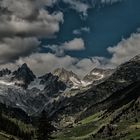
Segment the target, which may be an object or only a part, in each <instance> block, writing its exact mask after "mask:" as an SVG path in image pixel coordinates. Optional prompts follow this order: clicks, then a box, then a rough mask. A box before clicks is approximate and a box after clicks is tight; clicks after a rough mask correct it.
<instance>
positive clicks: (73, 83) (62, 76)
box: [53, 68, 81, 88]
mask: <svg viewBox="0 0 140 140" xmlns="http://www.w3.org/2000/svg"><path fill="white" fill-rule="evenodd" d="M53 75H56V76H58V77H59V80H61V81H63V82H64V83H66V85H67V86H68V87H75V88H76V87H77V86H79V85H80V84H81V80H80V78H79V77H78V76H77V75H76V74H75V73H73V72H72V71H67V70H66V69H64V68H58V69H56V70H54V72H53Z"/></svg>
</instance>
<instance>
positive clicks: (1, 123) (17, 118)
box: [0, 104, 54, 140]
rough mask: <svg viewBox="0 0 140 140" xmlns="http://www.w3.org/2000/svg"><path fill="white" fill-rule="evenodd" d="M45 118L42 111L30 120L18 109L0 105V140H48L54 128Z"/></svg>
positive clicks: (44, 113)
mask: <svg viewBox="0 0 140 140" xmlns="http://www.w3.org/2000/svg"><path fill="white" fill-rule="evenodd" d="M47 116H48V115H46V112H45V111H43V112H42V113H41V115H40V117H34V118H30V117H29V116H27V115H26V113H25V112H24V111H22V110H20V109H15V108H10V107H8V106H5V105H4V104H0V140H35V139H36V140H48V139H49V138H51V136H50V135H51V133H52V131H53V130H54V127H53V126H52V125H51V121H49V119H48V117H47ZM31 120H32V121H31Z"/></svg>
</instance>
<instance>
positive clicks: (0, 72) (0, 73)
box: [0, 68, 11, 77]
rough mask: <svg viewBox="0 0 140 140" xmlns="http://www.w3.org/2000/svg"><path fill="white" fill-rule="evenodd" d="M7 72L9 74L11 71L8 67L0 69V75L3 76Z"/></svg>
mask: <svg viewBox="0 0 140 140" xmlns="http://www.w3.org/2000/svg"><path fill="white" fill-rule="evenodd" d="M9 74H11V71H10V70H9V69H7V68H6V69H2V70H1V71H0V77H3V76H5V75H9Z"/></svg>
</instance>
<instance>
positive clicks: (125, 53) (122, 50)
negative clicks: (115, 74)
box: [108, 33, 140, 66]
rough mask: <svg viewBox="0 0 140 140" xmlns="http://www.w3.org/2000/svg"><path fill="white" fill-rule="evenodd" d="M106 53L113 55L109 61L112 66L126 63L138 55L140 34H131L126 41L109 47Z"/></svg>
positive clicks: (139, 51)
mask: <svg viewBox="0 0 140 140" xmlns="http://www.w3.org/2000/svg"><path fill="white" fill-rule="evenodd" d="M108 51H109V53H111V54H112V55H113V56H112V58H111V59H110V63H111V64H112V65H115V66H117V65H119V64H121V63H124V62H125V61H128V60H129V59H131V58H132V57H134V56H135V55H137V54H140V34H139V33H135V34H132V35H131V36H130V37H129V38H128V39H123V40H122V41H121V42H120V43H118V45H117V46H114V47H109V48H108Z"/></svg>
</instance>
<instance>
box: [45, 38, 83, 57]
mask: <svg viewBox="0 0 140 140" xmlns="http://www.w3.org/2000/svg"><path fill="white" fill-rule="evenodd" d="M45 47H46V48H50V49H51V50H52V51H54V52H55V54H56V55H58V56H62V55H64V52H65V51H80V50H84V49H85V44H84V41H83V39H82V38H74V39H73V40H71V41H68V42H65V43H63V44H61V45H47V46H45Z"/></svg>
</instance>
